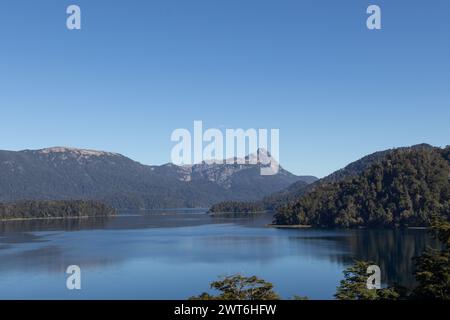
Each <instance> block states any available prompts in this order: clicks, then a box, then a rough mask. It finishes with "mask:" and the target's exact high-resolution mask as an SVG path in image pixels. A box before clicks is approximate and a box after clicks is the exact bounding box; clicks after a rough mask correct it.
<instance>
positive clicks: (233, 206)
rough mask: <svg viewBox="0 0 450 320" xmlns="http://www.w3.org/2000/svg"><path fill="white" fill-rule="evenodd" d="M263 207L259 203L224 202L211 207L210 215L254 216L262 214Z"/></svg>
mask: <svg viewBox="0 0 450 320" xmlns="http://www.w3.org/2000/svg"><path fill="white" fill-rule="evenodd" d="M264 211H265V209H264V206H263V205H262V204H261V203H259V202H239V201H225V202H220V203H217V204H215V205H213V206H212V207H211V208H210V209H209V211H208V213H211V214H215V215H217V214H254V213H260V212H264Z"/></svg>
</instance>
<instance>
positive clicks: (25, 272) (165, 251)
mask: <svg viewBox="0 0 450 320" xmlns="http://www.w3.org/2000/svg"><path fill="white" fill-rule="evenodd" d="M270 219H271V217H270V216H269V215H264V216H260V217H257V218H250V219H233V218H228V219H218V218H212V217H209V216H208V215H205V214H204V211H199V212H196V211H192V210H186V211H177V212H168V211H167V212H166V211H158V212H152V213H148V214H138V215H131V214H127V215H125V214H124V215H121V216H118V217H113V218H97V219H79V220H78V219H73V220H33V221H11V222H0V299H185V298H188V297H190V296H192V295H195V294H200V293H201V292H205V291H209V285H208V284H209V283H210V282H211V281H213V280H215V279H216V278H217V277H218V276H220V275H229V274H233V273H242V274H244V275H257V276H259V277H262V278H264V279H266V280H267V281H270V282H272V283H274V285H275V289H276V291H278V292H279V293H280V294H281V295H282V296H283V297H284V298H289V297H292V296H293V295H307V296H309V297H310V298H312V299H331V298H333V294H334V293H335V289H336V286H337V285H338V284H339V281H340V280H341V279H342V270H343V269H344V268H345V267H346V266H348V265H349V264H351V262H352V259H354V258H357V259H365V260H371V261H374V262H376V263H377V264H378V265H379V266H380V267H381V269H382V272H383V281H384V282H386V281H388V282H390V283H393V282H398V283H400V284H403V285H406V286H410V285H412V283H413V278H412V276H411V272H412V263H411V258H412V257H413V256H415V255H418V254H420V252H421V251H422V250H423V248H424V247H425V246H426V245H429V244H431V245H434V243H433V241H431V240H430V239H429V237H428V236H427V234H426V231H424V230H403V231H400V230H395V231H394V230H313V229H304V230H294V229H275V228H267V227H265V225H266V224H267V223H268V222H270ZM69 265H78V266H80V267H81V270H82V289H81V290H78V291H77V290H74V291H69V290H67V289H66V277H67V275H66V274H65V270H66V268H67V266H69Z"/></svg>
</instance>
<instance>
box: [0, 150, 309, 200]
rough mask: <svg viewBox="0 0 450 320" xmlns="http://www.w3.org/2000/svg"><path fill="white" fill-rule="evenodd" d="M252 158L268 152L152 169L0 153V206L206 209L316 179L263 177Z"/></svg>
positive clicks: (111, 157) (112, 158)
mask: <svg viewBox="0 0 450 320" xmlns="http://www.w3.org/2000/svg"><path fill="white" fill-rule="evenodd" d="M251 157H258V158H259V159H260V158H261V157H270V154H269V153H268V152H267V151H265V150H258V152H257V153H256V154H253V155H249V156H247V157H246V159H244V160H243V161H236V162H235V163H233V164H226V163H224V164H222V163H220V164H214V163H207V162H202V163H199V164H194V165H189V166H177V165H174V164H171V163H168V164H165V165H161V166H150V165H143V164H141V163H139V162H136V161H133V160H132V159H130V158H127V157H125V156H123V155H121V154H118V153H112V152H104V151H95V150H85V149H75V148H67V147H53V148H46V149H41V150H23V151H0V202H14V201H19V200H70V199H77V200H97V201H102V202H104V203H106V204H108V205H111V206H113V207H115V208H117V209H157V208H194V207H209V206H210V205H212V204H214V203H217V202H221V201H256V200H260V199H261V198H262V197H264V196H266V195H270V194H273V193H274V192H277V191H280V190H283V189H284V188H287V187H288V186H290V185H292V184H293V183H295V182H300V183H304V184H309V183H311V182H314V181H316V180H317V178H315V177H313V176H296V175H294V174H292V173H290V172H288V171H286V170H285V169H283V168H281V167H280V170H279V173H278V174H276V175H273V176H262V175H260V168H261V166H262V164H261V163H258V164H250V163H249V159H250V158H251ZM263 163H264V162H263Z"/></svg>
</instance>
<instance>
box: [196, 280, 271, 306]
mask: <svg viewBox="0 0 450 320" xmlns="http://www.w3.org/2000/svg"><path fill="white" fill-rule="evenodd" d="M211 289H215V290H218V291H219V292H220V294H218V295H216V296H214V295H210V294H208V293H202V294H201V295H199V296H195V297H191V298H190V300H279V299H280V297H279V295H278V294H277V293H275V292H274V291H273V284H271V283H270V282H266V281H265V280H262V279H259V278H257V277H255V276H252V277H244V276H242V275H239V274H235V275H232V276H228V277H224V278H222V279H220V280H218V281H214V282H212V283H211Z"/></svg>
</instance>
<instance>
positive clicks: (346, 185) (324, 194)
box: [275, 146, 450, 227]
mask: <svg viewBox="0 0 450 320" xmlns="http://www.w3.org/2000/svg"><path fill="white" fill-rule="evenodd" d="M331 181H332V182H322V183H321V184H319V185H317V186H316V187H315V188H314V189H313V190H312V191H309V192H308V193H307V194H304V195H303V196H301V197H299V198H297V199H296V200H295V201H293V202H290V203H288V204H286V205H284V206H282V207H280V208H279V209H278V212H277V214H276V215H275V223H276V224H307V225H315V226H327V227H356V226H370V227H385V226H428V225H429V224H430V221H431V219H432V217H433V215H441V216H446V217H449V216H450V147H447V148H446V149H440V148H432V147H429V146H416V147H413V148H402V149H396V150H393V151H390V152H387V153H385V154H384V155H383V158H382V159H381V160H379V161H375V162H372V164H371V165H369V166H368V167H367V168H366V169H365V170H363V171H362V172H361V173H358V174H357V175H350V176H347V177H345V178H341V179H340V180H338V181H337V182H336V181H333V180H331Z"/></svg>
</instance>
